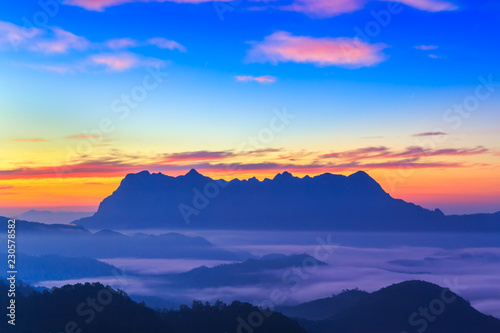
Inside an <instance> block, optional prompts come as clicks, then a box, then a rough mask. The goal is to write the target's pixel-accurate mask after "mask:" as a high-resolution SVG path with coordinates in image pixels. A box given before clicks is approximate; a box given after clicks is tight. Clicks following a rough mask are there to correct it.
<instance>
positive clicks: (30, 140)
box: [11, 138, 47, 142]
mask: <svg viewBox="0 0 500 333" xmlns="http://www.w3.org/2000/svg"><path fill="white" fill-rule="evenodd" d="M11 142H47V140H45V139H40V138H33V139H13V140H11Z"/></svg>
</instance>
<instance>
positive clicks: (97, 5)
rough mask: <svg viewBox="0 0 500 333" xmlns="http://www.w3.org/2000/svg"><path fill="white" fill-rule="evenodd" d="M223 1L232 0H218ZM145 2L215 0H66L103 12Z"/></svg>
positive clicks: (200, 1) (203, 1) (72, 4)
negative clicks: (115, 7) (110, 8)
mask: <svg viewBox="0 0 500 333" xmlns="http://www.w3.org/2000/svg"><path fill="white" fill-rule="evenodd" d="M217 1H222V2H227V1H232V0H217ZM141 2H142V3H145V2H174V3H179V4H182V3H187V4H200V3H206V2H213V0H66V1H64V3H65V4H66V5H71V6H78V7H81V8H85V9H87V10H92V11H98V12H102V11H104V10H105V9H106V8H108V7H114V6H120V5H123V4H127V3H141Z"/></svg>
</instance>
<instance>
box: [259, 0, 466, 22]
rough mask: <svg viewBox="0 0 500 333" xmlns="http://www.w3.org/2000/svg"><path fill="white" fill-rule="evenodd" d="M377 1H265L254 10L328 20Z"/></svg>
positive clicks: (418, 0) (412, 3) (410, 0)
mask: <svg viewBox="0 0 500 333" xmlns="http://www.w3.org/2000/svg"><path fill="white" fill-rule="evenodd" d="M375 1H377V0H373V1H370V0H294V1H293V2H292V3H291V4H288V5H283V6H276V5H272V4H269V3H268V2H269V1H266V0H256V2H261V3H263V5H262V6H260V7H255V9H259V10H262V9H266V8H273V9H280V10H284V11H293V12H297V13H302V14H305V15H308V16H309V17H312V18H319V19H324V18H330V17H334V16H338V15H341V14H348V13H353V12H356V11H358V10H361V9H363V8H365V7H366V5H367V4H368V3H369V2H375ZM378 1H379V2H389V1H390V2H397V3H400V4H404V5H406V6H409V7H412V8H415V9H418V10H422V11H427V12H440V11H451V10H456V9H458V7H457V6H456V5H454V4H452V3H450V2H447V1H442V0H378Z"/></svg>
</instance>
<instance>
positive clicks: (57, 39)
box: [26, 28, 90, 54]
mask: <svg viewBox="0 0 500 333" xmlns="http://www.w3.org/2000/svg"><path fill="white" fill-rule="evenodd" d="M50 31H51V32H52V37H49V38H46V39H40V40H33V41H30V42H29V43H26V45H27V47H28V49H30V50H32V51H38V52H43V53H49V54H50V53H67V52H68V51H69V50H72V49H74V50H80V51H83V50H86V49H88V47H89V45H90V42H89V41H88V40H87V39H86V38H85V37H81V36H77V35H75V34H73V33H71V32H69V31H66V30H63V29H60V28H50Z"/></svg>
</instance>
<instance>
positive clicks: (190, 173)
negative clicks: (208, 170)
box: [184, 169, 203, 177]
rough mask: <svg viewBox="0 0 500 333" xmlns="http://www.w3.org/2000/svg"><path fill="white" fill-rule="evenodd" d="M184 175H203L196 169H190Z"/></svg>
mask: <svg viewBox="0 0 500 333" xmlns="http://www.w3.org/2000/svg"><path fill="white" fill-rule="evenodd" d="M184 176H185V177H199V176H203V175H202V174H201V173H199V172H198V171H196V169H191V170H189V172H188V173H186V174H185V175H184Z"/></svg>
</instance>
